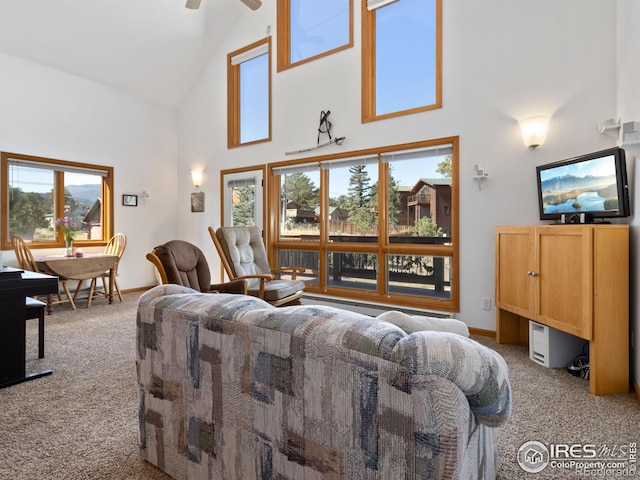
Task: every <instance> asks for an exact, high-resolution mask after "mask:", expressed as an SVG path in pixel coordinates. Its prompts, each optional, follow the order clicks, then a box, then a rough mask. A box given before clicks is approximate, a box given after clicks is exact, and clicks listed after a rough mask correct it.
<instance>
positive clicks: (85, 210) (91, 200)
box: [1, 152, 113, 249]
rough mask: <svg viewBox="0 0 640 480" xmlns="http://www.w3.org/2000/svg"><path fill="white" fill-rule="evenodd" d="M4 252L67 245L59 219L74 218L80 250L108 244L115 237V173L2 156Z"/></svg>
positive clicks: (76, 164) (49, 161) (75, 234)
mask: <svg viewBox="0 0 640 480" xmlns="http://www.w3.org/2000/svg"><path fill="white" fill-rule="evenodd" d="M1 157H2V164H1V169H2V192H3V197H2V225H1V231H2V248H3V249H10V248H11V238H12V237H14V236H19V237H22V238H23V239H24V240H25V241H26V242H29V243H30V244H31V246H32V247H36V248H48V247H62V246H64V239H63V236H62V233H61V232H60V231H59V229H57V228H56V226H55V224H56V219H58V218H64V217H69V218H70V219H71V225H72V226H73V228H74V230H75V231H74V233H73V237H74V243H75V244H76V245H86V246H91V245H104V244H106V243H107V241H108V240H109V238H110V237H111V235H112V232H113V193H112V192H113V168H112V167H105V166H100V165H90V164H84V163H76V162H68V161H64V160H55V159H49V158H41V157H33V156H29V155H22V154H14V153H8V152H2V155H1Z"/></svg>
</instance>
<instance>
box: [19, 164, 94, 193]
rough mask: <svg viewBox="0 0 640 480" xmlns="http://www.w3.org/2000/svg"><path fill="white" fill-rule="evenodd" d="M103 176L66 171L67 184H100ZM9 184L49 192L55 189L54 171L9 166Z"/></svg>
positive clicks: (33, 190)
mask: <svg viewBox="0 0 640 480" xmlns="http://www.w3.org/2000/svg"><path fill="white" fill-rule="evenodd" d="M101 183H102V177H100V176H98V175H87V174H81V173H66V174H65V185H66V186H69V185H100V184H101ZM9 185H10V186H12V187H18V188H20V189H22V191H24V192H35V193H49V192H51V190H52V189H53V171H52V170H46V169H42V168H29V167H23V166H20V167H16V166H14V165H10V166H9Z"/></svg>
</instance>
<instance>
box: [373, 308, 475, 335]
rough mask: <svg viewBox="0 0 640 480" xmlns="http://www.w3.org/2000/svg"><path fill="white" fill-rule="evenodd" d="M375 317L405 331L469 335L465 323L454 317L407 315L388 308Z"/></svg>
mask: <svg viewBox="0 0 640 480" xmlns="http://www.w3.org/2000/svg"><path fill="white" fill-rule="evenodd" d="M376 318H377V319H378V320H382V321H384V322H389V323H392V324H394V325H396V326H398V327H400V328H401V329H402V330H404V331H405V332H407V333H415V332H426V331H431V332H451V333H457V334H458V335H462V336H463V337H468V336H469V328H468V327H467V325H466V324H465V323H464V322H461V321H460V320H456V319H455V318H436V317H425V316H422V315H407V314H406V313H403V312H398V311H397V310H390V311H388V312H384V313H381V314H380V315H378V316H377V317H376Z"/></svg>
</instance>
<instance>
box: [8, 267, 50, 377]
mask: <svg viewBox="0 0 640 480" xmlns="http://www.w3.org/2000/svg"><path fill="white" fill-rule="evenodd" d="M57 291H58V277H53V276H51V275H44V274H42V273H36V272H27V271H23V270H19V269H17V268H11V267H2V268H0V388H4V387H10V386H11V385H15V384H17V383H22V382H26V381H27V380H33V379H35V378H40V377H43V376H45V375H49V374H51V373H52V371H51V370H45V371H43V372H38V373H31V374H29V375H26V371H25V354H26V327H25V322H26V320H25V316H26V303H25V301H26V300H25V299H26V298H27V297H32V296H34V295H46V294H49V293H56V292H57Z"/></svg>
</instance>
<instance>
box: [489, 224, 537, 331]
mask: <svg viewBox="0 0 640 480" xmlns="http://www.w3.org/2000/svg"><path fill="white" fill-rule="evenodd" d="M534 232H535V229H534V228H532V227H499V228H498V229H497V230H496V306H497V307H498V308H500V309H503V310H507V311H509V312H512V313H515V314H517V315H522V316H523V317H525V318H530V319H534V318H535V301H534V294H535V278H534V277H532V276H530V275H529V274H528V272H531V271H533V270H534V266H535V251H534V245H535V236H534Z"/></svg>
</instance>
